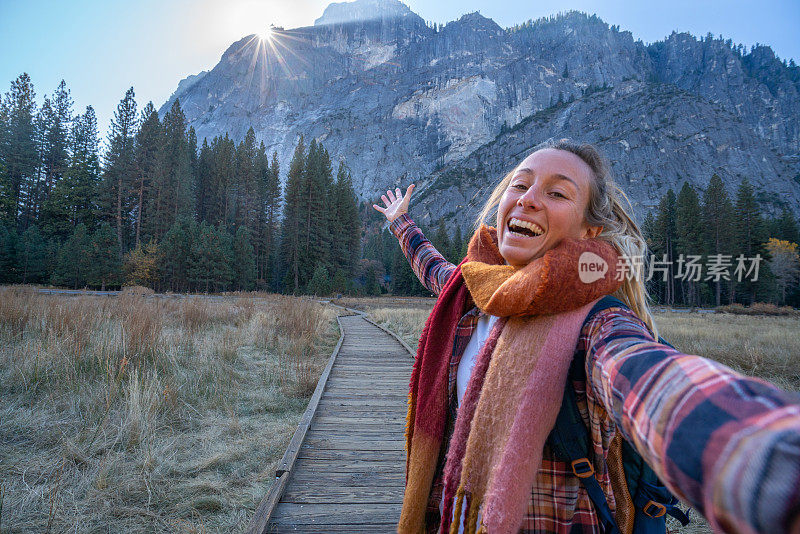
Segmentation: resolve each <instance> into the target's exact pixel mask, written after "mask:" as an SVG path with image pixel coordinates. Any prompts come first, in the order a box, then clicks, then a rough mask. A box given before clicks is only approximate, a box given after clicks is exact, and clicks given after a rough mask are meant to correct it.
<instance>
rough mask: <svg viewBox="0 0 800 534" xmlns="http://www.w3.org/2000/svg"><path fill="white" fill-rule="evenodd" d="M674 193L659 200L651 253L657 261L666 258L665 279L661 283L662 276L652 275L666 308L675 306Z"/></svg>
mask: <svg viewBox="0 0 800 534" xmlns="http://www.w3.org/2000/svg"><path fill="white" fill-rule="evenodd" d="M675 202H676V200H675V193H674V192H673V191H672V189H669V190H668V191H667V194H666V195H664V197H663V198H662V199H661V202H660V203H659V205H658V215H657V216H656V220H655V231H656V234H655V236H654V245H655V246H654V247H653V253H654V254H655V259H656V260H657V261H659V262H660V261H663V259H664V258H665V257H666V261H667V262H668V263H667V279H666V281H663V274H661V273H657V274H654V280H655V278H656V277H659V279H658V281H656V284H657V285H658V287H660V288H662V290H663V297H664V299H663V302H664V303H665V304H667V305H668V306H672V305H673V304H675V281H674V272H673V263H674V261H675V239H676V227H675Z"/></svg>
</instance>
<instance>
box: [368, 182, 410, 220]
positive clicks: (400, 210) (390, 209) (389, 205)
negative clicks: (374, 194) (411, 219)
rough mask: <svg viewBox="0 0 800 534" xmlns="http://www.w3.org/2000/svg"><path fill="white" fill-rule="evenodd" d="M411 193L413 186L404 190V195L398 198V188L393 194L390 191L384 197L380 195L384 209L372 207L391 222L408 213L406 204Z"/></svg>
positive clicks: (376, 206) (375, 205)
mask: <svg viewBox="0 0 800 534" xmlns="http://www.w3.org/2000/svg"><path fill="white" fill-rule="evenodd" d="M413 192H414V184H411V185H409V186H408V189H406V194H405V195H403V196H400V188H399V187H398V188H397V189H395V190H394V192H392V191H391V190H389V191H386V194H385V195H381V200H383V205H384V206H386V207H385V208H382V207H380V206H378V205H377V204H373V205H372V207H373V208H375V209H376V210H378V211H379V212H381V213H383V215H384V216H385V217H386V219H387V220H388V221H389V222H393V221H394V220H395V219H397V218H398V217H400V216H401V215H403V214H404V213H408V202H409V200H411V193H413Z"/></svg>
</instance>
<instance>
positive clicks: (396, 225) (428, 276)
mask: <svg viewBox="0 0 800 534" xmlns="http://www.w3.org/2000/svg"><path fill="white" fill-rule="evenodd" d="M413 191H414V184H411V185H409V186H408V189H406V194H405V195H403V196H401V195H400V189H399V188H398V189H395V191H394V192H392V191H387V192H386V194H385V195H382V196H381V200H383V203H384V206H385V207H381V206H379V205H377V204H373V205H372V207H373V208H375V209H376V210H378V211H380V212H381V213H383V214H384V215H385V216H386V219H387V220H388V221H389V222H390V223H391V224H390V225H389V230H391V232H392V233H393V234H394V235H395V237H396V238H397V239H398V241H400V247H401V248H402V249H403V254H405V256H406V259H408V263H410V264H411V269H412V270H413V271H414V274H416V275H417V278H419V281H420V282H422V285H424V286H425V287H426V288H427V289H428V290H429V291H430V292H432V293H434V294H436V295H438V294H439V293H440V292H441V290H442V288H443V287H444V284H445V282H447V279H448V278H449V277H450V275H451V274H452V273H453V271H454V270H455V269H456V266H455V265H453V264H452V263H450V262H449V261H447V260H446V259H445V258H444V257H443V256H442V255H441V254H439V251H437V250H436V248H435V247H434V246H433V244H432V243H431V242H430V241H428V239H426V238H425V236H424V235H423V233H422V230H420V229H419V227H418V226H417V225H416V224H414V221H413V220H412V219H411V217H410V216H409V215H408V204H409V201H410V200H411V193H412V192H413Z"/></svg>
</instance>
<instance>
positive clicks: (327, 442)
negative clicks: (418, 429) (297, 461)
mask: <svg viewBox="0 0 800 534" xmlns="http://www.w3.org/2000/svg"><path fill="white" fill-rule="evenodd" d="M306 440H307V443H308V446H309V447H313V448H315V449H318V450H335V451H363V452H368V451H402V450H403V447H405V443H406V442H405V441H404V440H392V441H388V440H372V441H363V440H361V441H358V440H345V439H324V438H312V437H307V438H306Z"/></svg>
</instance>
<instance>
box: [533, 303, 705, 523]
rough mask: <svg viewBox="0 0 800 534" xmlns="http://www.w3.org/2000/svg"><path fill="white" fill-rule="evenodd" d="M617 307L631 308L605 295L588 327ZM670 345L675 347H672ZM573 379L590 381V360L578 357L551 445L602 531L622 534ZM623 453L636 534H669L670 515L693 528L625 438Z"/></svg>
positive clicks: (664, 342) (589, 317)
mask: <svg viewBox="0 0 800 534" xmlns="http://www.w3.org/2000/svg"><path fill="white" fill-rule="evenodd" d="M618 306H621V307H627V306H626V305H625V304H624V303H623V302H622V301H620V300H619V299H617V298H615V297H612V296H610V295H607V296H605V297H603V298H602V299H600V300H599V301H598V302H597V304H595V305H594V307H593V308H592V309H591V311H590V312H589V314H588V315H587V316H586V320H585V321H584V325H585V324H586V323H587V322H589V321H590V320H591V319H592V317H593V316H594V314H596V313H597V312H599V311H601V310H604V309H606V308H612V307H618ZM658 341H659V343H663V344H665V345H669V343H667V342H666V341H664V340H663V339H662V338H661V337H659V338H658ZM669 346H670V347H672V345H669ZM673 348H674V347H673ZM584 357H585V354H584ZM573 380H576V381H586V363H585V358H581V357H576V358H574V359H573V360H572V364H571V365H570V370H569V381H568V383H567V387H566V388H564V399H563V401H562V403H561V410H560V411H559V413H558V418H557V419H556V424H555V427H554V428H553V430H552V432H551V433H550V435H549V436H548V438H547V442H548V444H549V445H550V448H551V450H552V451H553V454H555V456H556V458H558V459H559V460H561V461H563V462H566V463H568V464H570V465H571V466H572V472H573V473H574V474H575V476H577V477H578V479H579V480H580V481H581V484H582V485H583V487H584V488H585V489H586V493H587V494H588V495H589V498H590V499H591V500H592V503H593V504H594V507H595V510H596V511H597V514H598V515H599V517H600V520H601V521H602V524H603V531H604V532H606V533H612V534H620V529H619V527H618V525H617V523H616V521H615V520H614V516H613V514H612V513H611V509H610V508H609V506H608V502H607V501H606V496H605V494H604V493H603V490H602V489H601V488H600V484H599V483H598V482H597V479H596V478H595V477H594V468H593V467H592V464H591V462H590V461H589V459H588V457H589V449H590V447H591V437H590V435H589V430H588V429H587V428H586V425H585V424H584V423H583V419H582V418H581V415H580V412H579V411H578V405H577V402H576V399H575V390H574V388H573V387H572V385H571V383H570V382H572V381H573ZM621 452H622V465H623V469H624V470H625V482H626V484H627V487H628V492H629V494H630V496H631V498H632V501H633V507H634V510H635V513H634V520H633V534H664V533H665V532H666V528H667V526H666V516H667V515H671V516H672V517H674V518H675V519H677V520H678V521H680V522H681V524H682V525H684V526H686V525H687V524H689V518H688V517H687V516H686V514H685V513H684V512H682V511H681V510H680V509H679V508H678V506H677V505H678V499H676V498H675V496H674V495H672V493H670V491H669V490H668V489H667V488H666V486H664V484H663V483H662V482H661V481H660V480H659V479H658V477H657V476H656V474H655V472H653V470H652V469H651V468H650V466H649V465H647V463H645V461H644V459H642V457H641V456H640V455H639V453H638V452H636V449H634V448H633V447H632V446H631V445H630V444H629V443H628V442H627V440H625V439H623V440H622V451H621Z"/></svg>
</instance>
